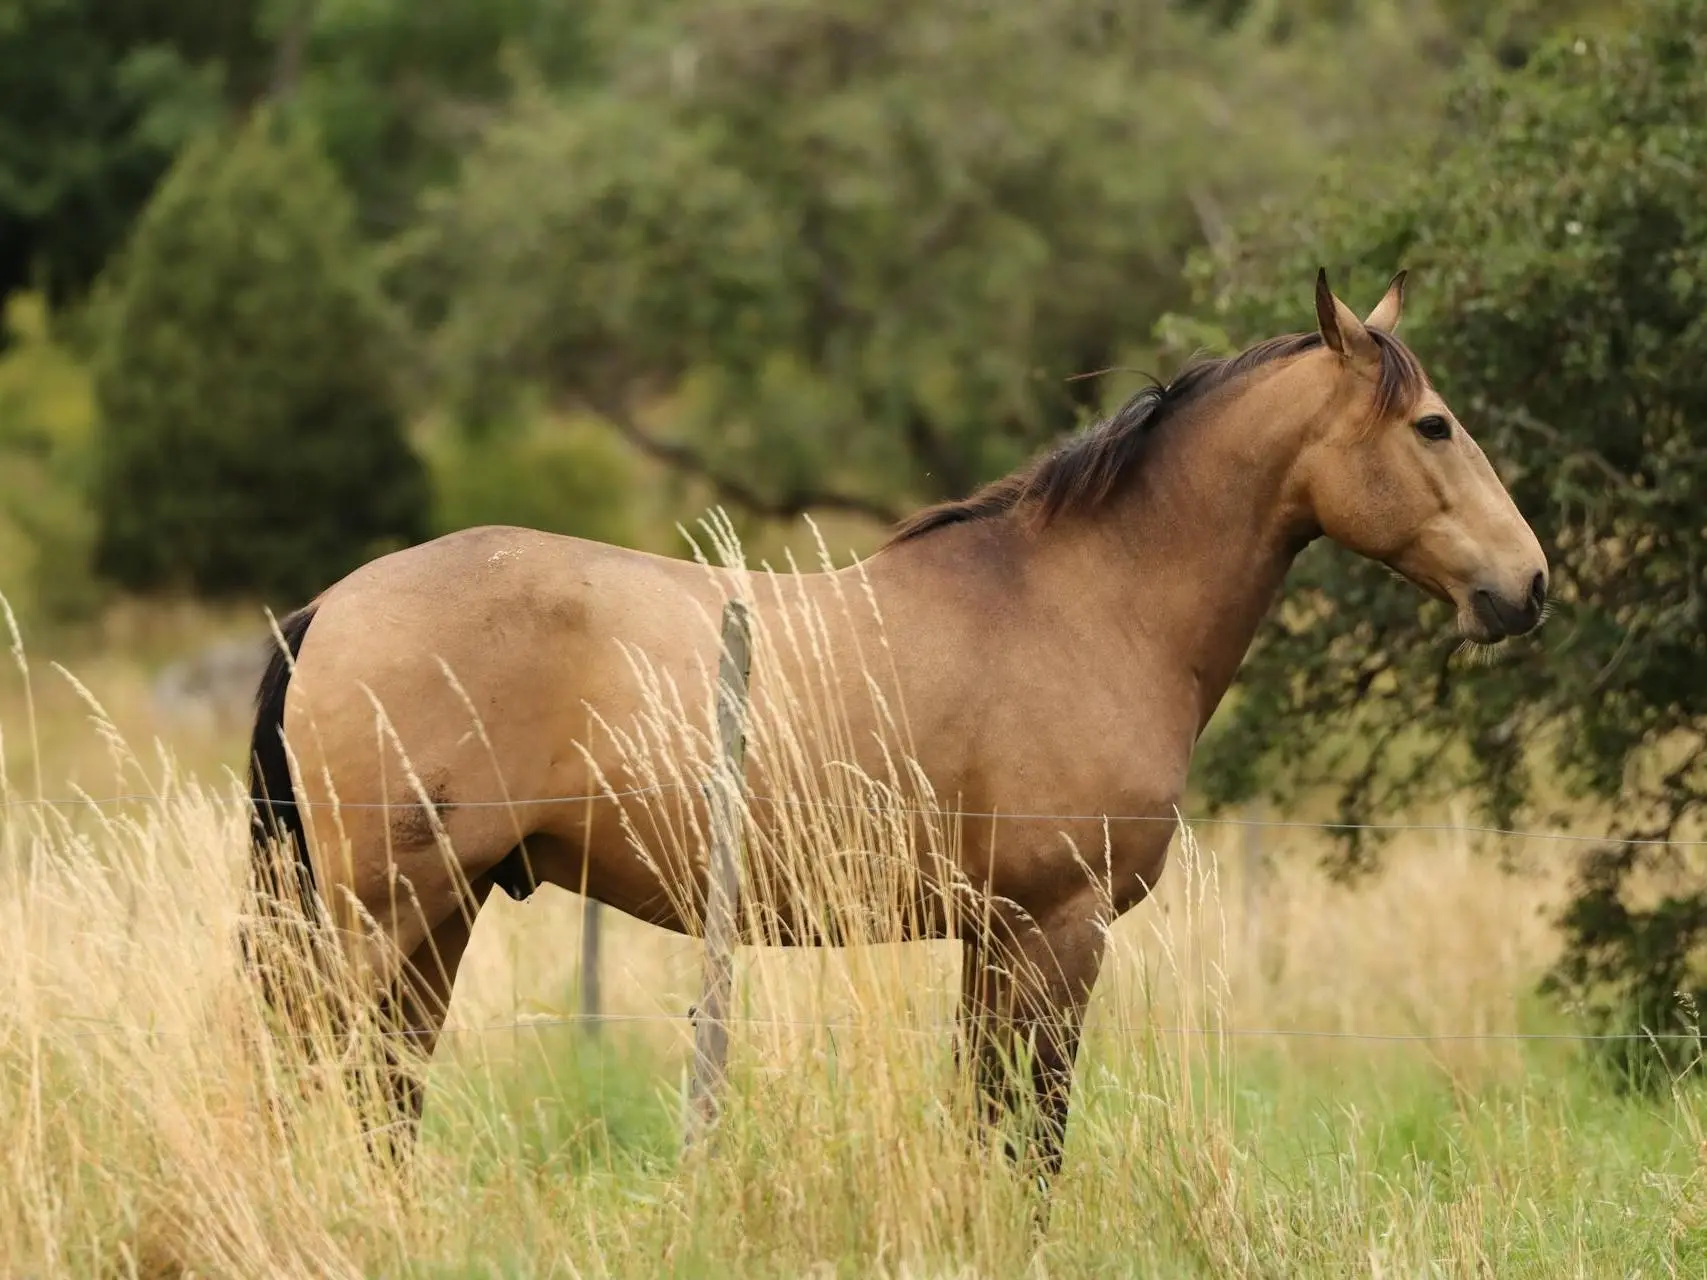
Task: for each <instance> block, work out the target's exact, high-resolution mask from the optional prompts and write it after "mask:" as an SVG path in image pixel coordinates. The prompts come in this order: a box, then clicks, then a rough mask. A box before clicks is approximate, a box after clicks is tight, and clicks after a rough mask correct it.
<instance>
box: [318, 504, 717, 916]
mask: <svg viewBox="0 0 1707 1280" xmlns="http://www.w3.org/2000/svg"><path fill="white" fill-rule="evenodd" d="M716 608H717V585H716V581H715V574H714V573H713V571H710V570H708V569H707V568H705V567H704V566H701V565H694V564H690V563H686V562H682V561H674V560H669V559H666V558H664V557H661V556H653V555H647V554H645V553H643V552H637V551H632V550H629V549H626V548H620V547H614V546H608V545H605V544H602V543H596V542H589V541H586V540H584V539H580V538H570V537H563V536H558V535H552V534H545V533H540V532H537V531H533V530H527V529H516V528H508V527H502V526H496V527H483V528H478V529H470V530H465V531H462V532H459V533H455V534H450V535H447V536H445V537H443V538H439V539H436V540H435V541H433V542H429V543H424V544H422V545H420V546H417V547H412V548H409V549H407V550H404V551H400V552H396V553H394V554H392V555H388V556H385V557H382V558H381V559H378V560H375V561H372V562H371V563H369V564H367V565H365V566H363V567H362V568H361V569H359V570H357V571H356V572H354V573H352V574H350V575H349V576H348V577H347V578H345V579H343V580H342V581H340V582H339V583H338V584H336V585H335V586H333V587H332V588H331V589H329V590H328V591H327V592H325V593H324V594H323V595H322V596H321V597H320V599H319V600H318V601H317V602H316V605H315V614H314V618H313V621H312V623H311V625H310V627H309V630H308V633H307V636H306V637H305V639H304V641H303V644H302V648H301V651H300V653H299V654H298V656H297V661H296V673H295V675H294V676H293V678H292V682H291V688H290V691H289V695H288V698H287V703H286V714H285V732H286V739H287V742H288V743H289V746H290V749H291V752H292V754H293V756H294V757H295V760H296V766H297V771H298V774H299V779H300V781H299V788H300V790H301V792H302V794H303V795H304V798H305V799H306V800H307V802H308V806H309V810H308V813H307V819H308V821H307V823H306V825H308V826H309V827H310V828H311V842H312V843H313V845H314V846H315V847H316V849H317V851H318V856H317V861H318V862H320V863H321V864H325V863H326V861H327V859H326V851H327V850H328V849H330V848H333V847H337V846H339V845H342V846H345V847H347V848H348V849H349V850H350V851H351V852H350V861H349V863H348V864H347V865H346V866H345V867H344V868H343V869H342V870H338V869H336V868H330V869H326V870H323V873H322V879H327V878H331V879H333V880H342V881H344V882H346V883H347V884H348V886H349V888H350V889H352V890H353V891H354V892H355V893H356V895H357V896H358V897H359V898H361V899H362V900H363V901H364V902H365V903H366V904H367V905H368V907H369V909H370V910H371V909H372V908H373V905H374V904H373V903H372V902H371V901H369V899H371V898H372V897H373V895H374V892H375V891H376V886H377V885H378V884H379V882H380V881H381V880H385V879H388V878H389V872H386V873H384V874H382V873H381V870H380V867H381V864H382V862H383V861H384V860H386V859H389V860H391V862H392V863H394V864H395V865H397V866H398V867H400V868H402V869H403V871H404V874H407V875H409V878H410V880H411V885H412V887H413V888H414V890H415V891H416V892H417V893H421V894H426V895H433V896H438V895H440V894H442V892H443V891H446V890H448V888H449V886H450V885H451V884H452V882H453V880H454V875H453V873H451V872H450V871H449V870H448V869H447V868H444V867H443V866H442V864H443V861H444V860H443V858H442V856H441V854H440V852H439V844H440V841H441V837H448V839H449V841H450V843H451V844H452V846H453V847H454V848H455V849H456V850H457V852H458V855H459V857H462V858H463V859H464V860H465V861H464V865H463V866H462V867H461V874H464V875H470V876H472V875H478V874H479V873H480V872H481V871H482V870H484V869H485V868H486V865H490V864H492V863H493V862H495V861H496V860H497V859H498V858H501V857H502V856H503V854H504V853H505V852H507V850H508V849H509V848H511V847H512V846H513V845H514V843H515V840H516V838H517V836H518V834H531V833H530V832H528V831H525V830H518V824H521V826H524V827H525V826H527V825H530V824H531V823H532V822H533V821H534V820H536V819H537V818H538V816H539V814H540V812H541V806H538V805H535V806H532V807H529V806H528V803H527V802H530V801H537V800H539V799H541V798H543V797H562V796H568V795H585V794H592V793H595V792H597V791H598V790H599V789H600V787H601V785H602V783H603V781H604V780H603V779H601V778H600V776H599V773H600V771H601V769H602V770H609V769H610V768H611V767H612V765H613V763H614V762H613V761H611V760H610V759H606V760H602V761H600V760H597V759H589V753H588V751H587V750H586V749H585V748H586V747H587V746H588V744H590V743H594V742H597V741H600V740H608V735H604V734H602V733H601V732H599V731H598V728H597V723H598V721H600V720H604V721H607V722H614V723H617V724H621V723H623V722H624V721H628V720H632V718H633V713H634V712H635V711H636V710H638V709H639V708H640V706H641V705H642V703H643V701H644V697H645V678H644V675H643V672H644V671H645V669H646V667H647V666H648V665H651V666H653V667H655V668H662V669H663V673H664V674H665V675H666V676H667V677H668V678H669V679H671V680H673V681H680V680H681V679H682V678H684V675H685V674H686V673H688V672H691V671H692V670H694V669H696V668H698V667H700V666H703V660H704V655H703V653H702V652H701V651H702V650H703V649H705V648H706V647H707V643H708V640H710V641H714V640H715V625H716V622H715V616H716ZM708 616H709V617H710V619H711V621H710V623H709V624H707V623H706V622H705V619H706V618H707V617H708ZM637 659H638V660H639V661H638V665H637V661H636V660H637ZM596 754H597V752H596V751H595V752H594V755H595V756H596ZM423 799H424V800H425V801H426V802H427V803H425V804H423V803H422V801H423ZM505 801H514V802H519V803H520V805H521V806H522V807H521V808H518V809H511V808H507V807H506V806H505V804H504V803H502V802H505ZM334 804H336V806H337V809H336V810H335V811H334V807H333V806H334ZM483 864H484V865H483ZM441 882H442V883H441Z"/></svg>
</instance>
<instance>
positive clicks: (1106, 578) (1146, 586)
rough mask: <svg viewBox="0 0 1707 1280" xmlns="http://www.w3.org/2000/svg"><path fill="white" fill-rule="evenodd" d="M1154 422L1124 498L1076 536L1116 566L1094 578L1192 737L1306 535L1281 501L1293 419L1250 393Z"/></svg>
mask: <svg viewBox="0 0 1707 1280" xmlns="http://www.w3.org/2000/svg"><path fill="white" fill-rule="evenodd" d="M1219 399H1220V400H1221V403H1220V404H1207V405H1204V406H1202V407H1201V408H1200V409H1198V410H1197V411H1196V412H1194V413H1191V414H1188V415H1186V416H1185V417H1183V418H1182V419H1181V420H1179V421H1175V422H1169V423H1165V424H1163V425H1162V426H1161V428H1160V429H1159V430H1158V434H1157V438H1156V439H1155V440H1154V441H1153V442H1152V445H1151V450H1152V452H1151V456H1150V457H1149V458H1147V459H1146V461H1145V463H1144V466H1143V469H1142V471H1141V472H1140V473H1139V474H1138V475H1137V476H1136V477H1135V478H1134V481H1133V483H1132V484H1130V485H1129V486H1128V489H1127V491H1126V493H1125V494H1123V495H1122V496H1121V497H1119V498H1118V499H1116V500H1115V501H1114V502H1111V503H1110V504H1109V505H1108V506H1107V507H1106V508H1105V509H1104V510H1103V511H1102V512H1100V513H1098V515H1097V516H1095V517H1093V518H1092V519H1090V520H1088V521H1085V522H1083V524H1082V526H1081V530H1080V536H1083V537H1087V538H1091V539H1094V540H1098V541H1100V542H1101V544H1102V546H1103V547H1104V548H1105V549H1106V551H1107V552H1110V553H1112V554H1113V556H1114V557H1115V558H1116V562H1115V563H1109V564H1107V567H1106V569H1104V570H1103V571H1102V572H1100V573H1099V574H1098V575H1097V577H1098V578H1099V579H1100V582H1101V584H1102V585H1101V587H1100V589H1101V590H1106V591H1109V592H1112V593H1113V594H1114V596H1115V597H1116V598H1115V599H1114V600H1113V601H1111V603H1113V604H1114V606H1115V608H1116V609H1117V610H1118V611H1119V613H1121V614H1123V615H1124V616H1125V617H1126V618H1127V619H1128V620H1129V625H1131V626H1133V627H1135V628H1138V629H1140V630H1141V631H1142V633H1143V637H1144V639H1145V641H1146V644H1145V646H1144V648H1145V651H1146V654H1147V656H1148V657H1149V658H1150V660H1152V661H1153V660H1155V655H1156V654H1157V653H1158V652H1159V653H1160V654H1161V655H1162V658H1163V660H1164V661H1167V662H1169V663H1171V664H1174V669H1175V671H1176V672H1178V674H1179V675H1180V676H1181V677H1182V678H1185V679H1188V680H1189V681H1190V683H1191V685H1192V693H1193V696H1194V698H1195V702H1196V712H1197V717H1198V723H1197V731H1198V732H1199V733H1201V732H1202V730H1203V727H1204V725H1206V724H1207V723H1208V721H1209V717H1210V716H1211V715H1212V714H1213V713H1214V711H1215V708H1216V706H1217V705H1219V703H1220V701H1221V698H1222V697H1223V695H1225V693H1226V692H1227V688H1228V686H1229V685H1230V684H1231V683H1232V681H1233V677H1234V676H1235V675H1236V674H1237V673H1238V669H1239V665H1240V663H1241V662H1243V661H1244V657H1245V653H1246V651H1247V650H1248V649H1249V648H1250V645H1251V641H1252V640H1253V639H1254V638H1255V636H1256V632H1257V628H1258V627H1259V626H1260V625H1261V624H1262V621H1263V618H1264V617H1265V616H1266V615H1267V613H1268V611H1269V609H1270V608H1271V607H1272V606H1273V604H1274V601H1275V598H1276V596H1277V595H1278V594H1279V591H1280V587H1281V584H1282V582H1283V581H1284V580H1285V577H1286V572H1287V570H1288V569H1289V568H1290V567H1291V564H1292V561H1293V559H1294V557H1295V556H1296V555H1297V553H1298V551H1299V549H1300V548H1301V547H1302V546H1303V545H1304V543H1305V542H1306V541H1307V540H1308V537H1309V533H1308V531H1307V530H1306V528H1305V525H1304V523H1303V521H1302V519H1301V513H1300V511H1299V507H1298V501H1297V495H1296V493H1295V492H1294V491H1293V487H1292V483H1291V482H1292V476H1293V462H1294V460H1295V458H1296V456H1297V453H1298V449H1299V447H1300V445H1301V443H1302V439H1303V436H1304V430H1305V422H1304V415H1303V413H1302V412H1301V411H1300V410H1299V409H1298V408H1297V407H1296V405H1295V403H1293V402H1291V400H1290V398H1289V397H1287V396H1285V395H1279V396H1277V395H1274V394H1273V393H1272V391H1271V392H1270V393H1269V394H1263V393H1262V392H1261V391H1260V390H1259V391H1256V392H1253V393H1247V394H1245V395H1242V396H1239V397H1237V399H1236V400H1234V401H1232V402H1230V403H1229V402H1228V401H1227V400H1226V398H1225V397H1220V398H1219Z"/></svg>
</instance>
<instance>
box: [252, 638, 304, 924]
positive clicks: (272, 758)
mask: <svg viewBox="0 0 1707 1280" xmlns="http://www.w3.org/2000/svg"><path fill="white" fill-rule="evenodd" d="M313 621H314V606H313V605H309V606H308V607H307V608H305V609H299V610H297V611H296V612H295V613H293V614H291V615H290V616H289V617H287V618H286V619H285V620H284V622H283V623H281V624H280V626H279V633H280V634H281V635H282V636H283V637H284V647H283V648H282V649H280V648H277V647H275V649H274V652H273V656H272V658H271V659H270V660H269V661H268V663H267V669H266V671H265V672H264V673H263V674H262V676H261V684H260V687H259V688H258V689H257V690H256V691H255V732H254V734H253V736H252V737H251V738H250V740H249V800H250V803H251V804H252V805H253V806H254V811H255V812H254V817H253V819H252V821H251V838H252V842H253V848H254V869H255V876H256V884H255V887H256V888H257V889H258V890H260V891H261V892H262V893H263V894H264V895H271V897H272V898H273V900H274V901H276V902H290V901H295V902H298V903H300V904H301V906H302V909H303V911H304V913H306V914H307V915H308V916H309V918H313V914H312V913H313V910H314V864H313V863H312V862H310V861H309V857H308V835H307V832H306V831H304V830H303V825H302V813H301V811H300V810H299V809H298V807H297V803H296V788H295V787H294V786H293V784H292V782H291V776H290V757H289V755H288V754H287V752H286V751H285V744H284V714H285V694H286V693H288V692H289V691H290V674H291V668H292V666H293V664H294V663H295V662H296V655H297V654H298V653H299V652H301V650H302V641H303V637H305V636H306V635H307V634H308V624H309V623H311V622H313ZM275 848H276V849H277V850H278V854H275V853H274V849H275ZM293 848H294V851H295V865H294V868H289V867H287V866H286V865H285V863H286V861H287V860H288V859H289V856H290V854H291V851H292V850H293ZM279 854H282V855H284V857H283V858H281V857H280V856H278V855H279ZM289 871H294V874H287V872H289ZM287 880H288V881H289V882H290V883H285V881H287Z"/></svg>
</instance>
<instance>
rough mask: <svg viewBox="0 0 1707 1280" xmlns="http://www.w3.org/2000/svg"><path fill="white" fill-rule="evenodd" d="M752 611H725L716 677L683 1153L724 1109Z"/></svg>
mask: <svg viewBox="0 0 1707 1280" xmlns="http://www.w3.org/2000/svg"><path fill="white" fill-rule="evenodd" d="M751 625H752V624H751V618H750V616H749V614H748V610H747V606H746V604H745V603H744V602H742V601H740V600H731V601H729V602H728V603H727V604H726V605H724V606H723V658H722V661H721V662H720V663H719V664H718V671H717V694H716V697H717V704H716V705H717V739H718V745H719V747H720V750H719V755H718V768H717V771H716V774H715V776H713V777H712V779H711V780H710V781H709V782H707V783H706V786H705V798H706V805H707V808H708V812H709V816H710V819H711V849H710V854H711V857H710V863H711V865H710V867H709V875H708V878H707V884H706V904H705V990H704V993H703V994H702V995H701V996H700V1000H699V1004H698V1006H697V1007H696V1009H695V1012H694V1029H693V1050H694V1053H693V1079H692V1081H691V1082H690V1084H689V1087H688V1116H687V1135H686V1139H685V1142H686V1145H688V1146H690V1147H691V1146H693V1145H694V1144H695V1143H696V1142H698V1141H700V1140H702V1139H703V1138H704V1136H705V1135H706V1134H707V1133H708V1132H709V1131H710V1129H711V1127H712V1126H713V1125H714V1124H715V1123H716V1121H717V1117H718V1113H719V1110H720V1105H721V1093H722V1087H723V1072H724V1065H725V1063H726V1062H727V1061H728V1057H729V1028H728V1026H727V1024H726V1023H725V1022H724V1017H725V1015H726V1013H727V1011H728V1007H729V994H730V989H731V987H732V986H733V985H734V977H735V954H734V951H735V905H736V902H737V901H738V899H739V897H740V884H741V866H740V847H741V778H742V772H741V770H742V761H743V759H744V757H745V755H746V745H747V739H746V719H747V674H748V668H749V667H750V665H751V662H752V635H751Z"/></svg>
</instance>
